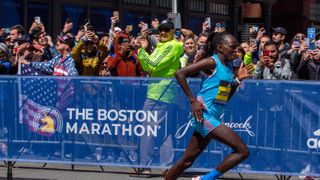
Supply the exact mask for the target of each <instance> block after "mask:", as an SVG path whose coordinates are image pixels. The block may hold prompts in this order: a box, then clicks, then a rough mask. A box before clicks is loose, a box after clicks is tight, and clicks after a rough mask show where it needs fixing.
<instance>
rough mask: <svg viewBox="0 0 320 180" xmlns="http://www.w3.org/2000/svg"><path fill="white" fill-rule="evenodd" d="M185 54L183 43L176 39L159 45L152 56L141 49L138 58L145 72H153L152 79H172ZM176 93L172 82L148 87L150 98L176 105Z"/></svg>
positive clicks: (162, 82) (164, 81)
mask: <svg viewBox="0 0 320 180" xmlns="http://www.w3.org/2000/svg"><path fill="white" fill-rule="evenodd" d="M183 52H184V51H183V44H182V42H179V41H177V40H175V39H174V40H171V41H168V42H165V43H158V44H157V47H156V48H155V50H154V51H153V52H152V54H151V55H149V54H148V53H147V52H146V51H145V50H144V49H143V48H140V49H139V50H138V58H139V61H140V63H141V66H142V68H143V70H145V71H149V72H151V77H162V78H172V77H174V73H175V72H176V71H177V70H178V69H179V68H180V60H179V59H180V57H181V55H182V54H183ZM168 85H170V87H168ZM176 91H177V89H176V88H175V85H173V84H171V80H161V81H160V82H158V83H152V84H150V85H149V86H148V98H150V99H154V100H159V101H161V102H166V103H174V102H175V96H174V95H175V94H176Z"/></svg>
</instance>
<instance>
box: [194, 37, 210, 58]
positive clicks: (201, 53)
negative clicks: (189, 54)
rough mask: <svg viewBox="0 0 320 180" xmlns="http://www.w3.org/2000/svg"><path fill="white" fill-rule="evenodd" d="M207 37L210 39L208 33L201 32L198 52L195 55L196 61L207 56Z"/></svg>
mask: <svg viewBox="0 0 320 180" xmlns="http://www.w3.org/2000/svg"><path fill="white" fill-rule="evenodd" d="M207 39H208V35H207V34H204V33H201V34H200V35H199V37H198V41H197V44H198V46H197V52H196V55H195V60H194V61H195V62H196V61H199V60H200V59H202V58H203V57H204V56H205V46H206V44H207Z"/></svg>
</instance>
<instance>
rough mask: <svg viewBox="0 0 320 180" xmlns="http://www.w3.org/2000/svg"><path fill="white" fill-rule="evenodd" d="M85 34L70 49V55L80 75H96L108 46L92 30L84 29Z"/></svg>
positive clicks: (106, 53) (105, 55)
mask: <svg viewBox="0 0 320 180" xmlns="http://www.w3.org/2000/svg"><path fill="white" fill-rule="evenodd" d="M83 32H85V35H84V36H83V37H82V38H81V39H80V41H79V42H78V44H77V45H76V46H75V47H74V48H73V50H72V53H71V55H72V57H73V59H74V60H75V62H76V67H77V70H78V72H79V74H80V75H85V76H98V75H99V72H100V70H101V69H102V68H101V66H102V65H103V64H102V63H103V60H104V59H105V58H106V57H107V55H108V47H106V46H105V45H104V43H103V42H102V41H100V42H99V39H98V36H97V35H96V34H95V33H94V31H92V30H87V29H85V30H84V31H83Z"/></svg>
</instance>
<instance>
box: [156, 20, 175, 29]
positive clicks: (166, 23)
mask: <svg viewBox="0 0 320 180" xmlns="http://www.w3.org/2000/svg"><path fill="white" fill-rule="evenodd" d="M159 29H174V24H173V22H170V21H167V20H164V21H162V22H161V23H160V25H159Z"/></svg>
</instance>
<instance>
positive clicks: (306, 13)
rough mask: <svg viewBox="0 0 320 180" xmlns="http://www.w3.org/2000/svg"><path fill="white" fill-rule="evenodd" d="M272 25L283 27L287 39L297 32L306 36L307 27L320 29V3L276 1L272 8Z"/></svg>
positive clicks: (314, 0) (303, 0) (314, 1)
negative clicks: (286, 33) (287, 33)
mask: <svg viewBox="0 0 320 180" xmlns="http://www.w3.org/2000/svg"><path fill="white" fill-rule="evenodd" d="M272 24H273V25H274V26H280V25H281V26H283V27H285V28H286V29H287V30H288V32H289V35H288V36H289V37H293V35H294V34H296V33H298V32H303V33H304V34H306V33H307V28H308V27H315V28H318V29H320V1H319V0H294V1H292V0H278V2H277V3H275V4H274V6H273V8H272ZM288 40H289V39H288Z"/></svg>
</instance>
